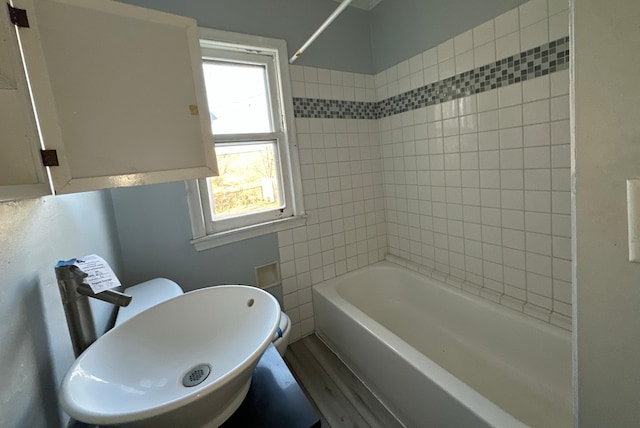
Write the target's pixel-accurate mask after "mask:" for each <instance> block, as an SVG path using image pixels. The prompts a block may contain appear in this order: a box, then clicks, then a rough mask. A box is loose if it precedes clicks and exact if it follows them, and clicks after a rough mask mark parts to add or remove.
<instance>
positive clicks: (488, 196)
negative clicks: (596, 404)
mask: <svg viewBox="0 0 640 428" xmlns="http://www.w3.org/2000/svg"><path fill="white" fill-rule="evenodd" d="M568 22H569V16H568V2H567V1H558V0H548V1H547V0H532V1H530V2H528V3H525V4H524V5H522V6H521V7H519V8H517V9H514V10H512V11H509V12H507V13H505V14H503V15H500V16H498V17H496V18H495V19H493V20H490V21H488V22H486V23H484V24H482V25H480V26H478V27H476V28H474V29H472V30H469V31H467V32H465V33H463V34H461V35H459V36H457V37H455V38H454V39H451V40H448V41H446V42H445V43H442V44H440V45H439V46H437V47H435V48H433V49H430V50H428V51H426V52H423V53H422V54H420V55H416V56H415V57H413V58H410V59H408V60H406V61H403V62H402V63H400V64H397V65H396V66H394V67H391V68H389V69H388V70H385V71H383V72H381V73H379V74H377V75H376V76H375V77H372V76H367V75H354V74H352V73H341V72H337V71H330V70H321V69H314V68H309V67H296V66H293V67H292V80H293V91H294V105H295V110H296V116H297V117H298V119H297V124H298V132H299V143H300V153H301V159H302V163H303V166H302V168H303V179H304V184H303V187H304V193H305V202H307V207H308V208H309V212H310V213H311V222H310V226H307V227H306V228H303V229H304V230H305V231H306V234H307V238H306V239H304V238H303V236H304V233H303V232H302V231H300V232H297V233H298V239H299V241H296V237H295V233H296V231H293V232H288V233H283V234H281V236H280V241H281V242H280V248H281V261H282V262H283V273H285V275H284V277H285V278H286V279H285V287H284V290H285V310H287V312H288V313H289V314H290V315H291V316H292V319H293V320H294V325H295V326H296V330H294V334H295V335H298V334H300V335H305V334H308V333H310V332H311V331H312V330H313V318H312V316H313V312H312V307H311V304H310V298H311V293H310V288H309V286H310V285H312V284H315V283H317V282H320V281H322V280H323V279H327V278H331V277H333V276H335V275H338V274H340V273H342V272H346V271H348V270H352V269H354V268H357V267H360V266H363V265H366V264H369V263H373V262H375V261H378V260H380V259H381V258H382V257H383V256H384V254H385V253H387V254H388V255H387V258H389V259H390V260H392V261H394V262H397V263H400V264H404V265H407V266H409V267H411V268H413V269H415V270H418V271H421V272H422V273H424V274H427V275H432V276H436V277H438V278H439V279H441V280H443V281H445V282H447V283H448V284H451V285H453V286H457V287H461V288H463V289H465V290H467V291H469V292H472V293H474V294H478V295H480V296H482V297H485V298H487V299H490V300H493V301H496V302H498V303H500V304H503V305H506V306H508V307H510V308H513V309H515V310H518V311H521V312H524V313H526V314H528V315H530V316H533V317H536V318H539V319H542V320H544V321H547V322H551V323H553V324H555V325H558V326H561V327H563V328H566V329H570V328H571V283H570V282H571V250H570V242H571V230H570V224H571V219H570V154H569V153H570V149H569V97H568V91H569V81H568V62H567V52H568V51H567V49H568V39H567V37H568ZM373 88H375V90H374V89H373ZM375 118H378V119H377V120H376V119H375ZM356 147H357V148H358V149H357V150H356ZM347 156H348V157H347ZM347 159H348V161H347ZM352 162H355V164H353V163H352ZM354 165H356V169H353V166H354ZM365 165H366V167H367V170H366V171H365V170H364V169H358V166H359V167H360V168H364V166H365ZM325 168H326V169H325ZM318 170H319V171H318ZM318 172H320V175H319V176H318V175H316V174H317V173H318ZM325 173H326V176H324V174H325ZM354 174H355V176H354ZM355 177H358V178H355ZM318 179H320V180H321V183H320V186H318V181H317V180H318ZM325 179H326V180H327V181H326V184H325V182H324V181H323V180H325ZM330 183H333V185H331V184H330ZM343 185H344V186H345V187H342V186H343ZM338 186H340V187H338ZM360 188H363V191H362V192H360V190H357V189H360ZM365 189H366V190H365ZM334 190H340V193H339V194H338V195H340V196H335V192H334ZM345 194H346V195H349V194H351V195H354V196H355V195H358V197H360V195H361V194H362V195H363V198H364V199H363V202H364V203H363V204H361V205H360V206H362V207H363V208H364V211H362V212H355V211H351V209H347V210H346V212H345V210H344V207H345V204H344V199H342V198H344V195H345ZM367 201H368V202H367ZM320 202H321V204H322V206H319V205H316V204H318V203H320ZM347 204H349V205H347V206H349V207H350V206H351V205H350V204H351V202H350V201H349V202H347ZM354 207H355V205H354ZM321 212H322V213H324V214H323V215H322V217H321V218H318V215H319V214H320V213H321ZM330 213H331V215H333V213H335V214H336V219H338V222H339V225H338V228H337V230H338V231H339V232H338V235H337V236H338V241H337V243H336V242H335V241H336V240H335V236H336V233H335V232H334V229H333V228H332V230H331V234H332V237H333V241H334V243H333V244H331V245H330V244H329V242H330V240H329V235H328V234H329V230H328V222H329V221H330V220H331V221H332V222H333V221H334V218H333V217H330V216H329V214H330ZM347 218H348V219H349V220H348V222H347V221H345V219H347ZM363 220H364V223H363V222H362V221H363ZM322 224H324V225H325V226H324V229H323V230H324V233H325V234H326V236H324V242H325V245H324V247H323V246H322V245H321V244H322V237H320V239H321V242H320V247H318V243H317V239H318V236H317V233H316V230H318V229H316V225H322ZM343 224H344V230H348V229H347V224H348V226H349V228H351V229H350V230H352V231H354V232H353V233H351V235H350V236H351V238H350V239H349V242H351V245H352V246H351V251H348V244H347V242H346V241H347V240H346V234H345V235H344V236H345V242H344V244H346V245H343V242H342V234H343V233H344V232H342V231H340V230H341V227H342V226H341V225H343ZM309 228H311V230H312V231H313V232H312V234H311V235H312V236H313V238H309ZM358 229H360V233H358V232H357V231H358ZM354 239H355V241H353V240H354ZM312 241H314V243H313V244H312ZM296 245H298V247H299V248H300V251H301V252H298V251H297V250H296V248H297V247H296ZM312 246H313V250H312ZM340 248H344V249H345V251H344V252H343V250H338V251H336V249H340ZM312 251H313V254H315V255H316V256H315V258H314V261H315V262H314V263H313V268H312V267H311V266H309V267H307V261H306V260H307V258H309V260H310V257H311V256H310V255H311V253H312ZM324 251H330V255H328V257H327V258H326V259H325V258H324V257H320V256H317V254H319V253H320V254H323V252H324ZM365 254H366V257H365ZM300 257H301V258H302V261H301V269H300V270H299V271H298V270H297V269H295V266H296V265H297V263H296V261H297V259H299V258H300ZM349 259H351V262H349ZM339 262H340V263H339ZM307 272H309V274H307ZM312 272H315V273H312Z"/></svg>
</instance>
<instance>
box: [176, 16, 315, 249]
mask: <svg viewBox="0 0 640 428" xmlns="http://www.w3.org/2000/svg"><path fill="white" fill-rule="evenodd" d="M199 36H200V46H201V50H202V58H203V61H206V60H208V59H209V60H214V61H220V60H222V61H224V59H225V58H226V59H227V60H229V61H230V62H246V63H249V64H251V63H252V62H251V59H253V60H259V59H265V58H271V61H266V62H253V63H255V64H265V65H266V66H267V80H268V84H267V87H268V89H269V97H270V101H271V103H270V104H271V106H272V110H271V112H272V120H273V132H268V133H247V134H219V135H214V140H215V141H214V142H212V143H213V144H224V143H229V144H231V143H239V144H240V143H242V142H253V141H255V142H268V141H275V142H276V151H277V157H278V160H279V165H278V168H279V173H280V178H281V180H280V184H281V186H282V189H281V193H282V194H283V196H284V198H285V204H286V206H285V208H284V210H283V211H282V212H281V210H280V209H275V210H269V211H265V212H258V213H250V214H247V215H240V216H233V217H228V218H224V219H219V220H216V219H213V218H212V216H211V210H210V209H209V204H210V198H209V189H208V184H207V179H200V180H190V181H187V182H185V183H186V189H187V202H188V206H189V214H190V219H191V228H192V233H193V240H192V241H191V243H192V244H193V245H194V247H195V249H196V250H198V251H201V250H206V249H208V248H213V247H217V246H220V245H225V244H228V243H231V242H236V241H240V240H243V239H248V238H251V237H255V236H259V235H263V234H267V233H273V232H277V231H280V230H285V229H288V228H292V227H298V226H302V225H304V224H305V221H306V215H305V212H304V206H303V195H302V181H301V178H300V166H299V165H300V163H299V158H298V150H297V142H296V131H295V118H294V113H293V98H292V94H291V83H290V82H291V79H290V75H289V63H288V60H287V47H286V42H285V41H284V40H278V39H271V38H267V37H260V36H252V35H247V34H239V33H232V32H228V31H221V30H214V29H209V28H200V29H199ZM221 56H224V58H221ZM269 62H270V64H267V63H269Z"/></svg>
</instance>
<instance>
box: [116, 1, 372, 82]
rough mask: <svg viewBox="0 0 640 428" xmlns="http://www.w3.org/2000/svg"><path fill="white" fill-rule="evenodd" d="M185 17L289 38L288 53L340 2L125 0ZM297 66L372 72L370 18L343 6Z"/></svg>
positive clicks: (206, 24) (221, 27)
mask: <svg viewBox="0 0 640 428" xmlns="http://www.w3.org/2000/svg"><path fill="white" fill-rule="evenodd" d="M124 2H125V3H130V4H134V5H138V6H143V7H147V8H151V9H157V10H162V11H165V12H170V13H175V14H177V15H182V16H188V17H191V18H194V19H196V20H197V21H198V25H199V26H202V27H209V28H215V29H218V30H226V31H235V32H238V33H246V34H255V35H260V36H266V37H273V38H277V39H284V40H286V41H287V47H288V49H289V57H291V56H292V55H293V54H294V53H295V51H296V50H297V49H299V48H300V47H301V46H302V44H303V43H304V42H305V41H306V40H307V39H308V38H309V36H311V34H313V32H315V31H316V29H317V28H318V27H319V26H320V25H321V24H322V23H323V22H324V21H325V19H326V18H327V17H329V15H331V13H332V12H333V11H334V10H335V9H336V7H337V6H338V3H336V2H334V1H331V0H189V1H184V0H124ZM296 64H300V65H310V66H314V67H324V68H331V69H335V70H341V71H351V72H354V73H371V45H370V42H369V16H368V13H367V12H366V11H364V10H361V9H356V8H353V7H349V8H347V9H346V10H345V11H344V12H343V13H342V14H341V15H340V16H339V17H338V18H337V19H336V20H335V21H334V22H333V23H332V24H331V26H330V27H329V28H328V29H327V31H325V32H324V33H322V35H321V36H320V37H319V38H318V39H317V40H316V41H315V42H314V43H313V44H312V45H311V46H310V47H309V49H308V50H307V51H306V52H305V53H304V54H303V55H302V56H301V57H300V58H299V59H298V60H297V61H296Z"/></svg>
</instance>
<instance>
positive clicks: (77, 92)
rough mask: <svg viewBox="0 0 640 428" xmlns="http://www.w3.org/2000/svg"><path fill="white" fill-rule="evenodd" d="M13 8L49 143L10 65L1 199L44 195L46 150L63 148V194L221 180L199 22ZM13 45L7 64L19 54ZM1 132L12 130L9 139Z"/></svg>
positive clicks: (93, 3)
mask: <svg viewBox="0 0 640 428" xmlns="http://www.w3.org/2000/svg"><path fill="white" fill-rule="evenodd" d="M13 6H14V7H15V8H18V9H22V10H25V11H26V17H27V20H28V27H15V28H17V34H18V37H19V39H20V43H21V47H22V57H23V58H24V63H25V64H26V75H27V76H28V79H29V83H30V85H31V94H32V97H33V104H34V105H35V112H36V117H37V124H38V125H39V129H40V133H41V137H42V138H41V143H40V142H39V141H38V139H37V138H35V136H36V135H37V134H35V128H34V124H35V122H36V121H35V120H34V119H33V115H32V113H30V111H29V109H28V107H24V108H22V109H18V104H19V103H21V104H22V105H23V106H24V105H27V104H28V98H25V97H27V95H28V93H25V90H26V88H24V87H22V86H23V85H21V84H20V82H21V79H23V77H22V76H21V72H22V70H21V64H20V63H19V62H18V63H17V64H16V65H14V66H13V67H3V68H2V69H0V75H2V77H0V88H2V87H3V86H5V87H7V88H6V89H0V94H2V95H0V127H1V128H0V129H2V134H3V136H2V140H3V141H2V142H1V144H0V169H2V171H0V199H2V200H7V199H12V198H15V196H16V192H17V190H16V189H13V195H12V194H11V192H9V191H8V190H11V188H15V186H20V185H21V184H17V183H18V182H19V183H22V182H25V185H26V184H29V185H31V184H33V183H32V182H35V184H34V185H39V186H40V187H46V186H47V180H46V174H44V172H43V169H42V167H41V166H40V165H41V164H40V159H39V154H40V153H39V149H40V148H41V147H38V145H39V144H41V145H42V148H44V149H47V150H55V153H56V155H57V160H58V163H59V165H58V166H50V167H49V173H50V177H51V181H52V187H53V189H54V192H55V193H59V194H60V193H73V192H81V191H85V190H95V189H102V188H113V187H121V186H132V185H141V184H151V183H159V182H167V181H177V180H187V179H193V178H202V177H207V176H211V175H216V174H217V167H216V162H215V153H214V148H213V139H212V136H211V125H210V123H211V122H210V117H209V110H208V106H207V101H206V95H205V89H204V79H203V76H202V65H201V63H202V60H201V55H200V48H199V42H198V32H197V26H196V22H195V21H194V20H193V19H189V18H184V17H180V16H176V15H171V14H167V13H163V12H158V11H153V10H148V9H144V8H139V7H135V6H130V5H125V4H122V3H117V2H114V1H109V0H13ZM3 15H6V12H3ZM2 26H3V27H2V31H3V34H2V35H3V37H4V35H5V34H4V33H6V35H7V38H8V39H9V38H13V39H15V37H16V36H15V31H16V30H15V28H14V27H13V25H12V24H11V23H9V24H7V21H6V20H4V21H3V23H2ZM5 26H6V27H7V28H5ZM5 45H6V46H4V51H6V53H2V52H3V51H0V55H5V56H6V57H8V58H13V57H17V55H15V52H12V51H15V49H16V48H15V46H10V45H11V43H5ZM0 58H1V59H3V60H4V57H0ZM14 62H15V61H14ZM4 63H5V61H2V63H0V64H4ZM4 68H7V70H4ZM16 69H17V70H18V72H16V71H15V70H16ZM2 82H5V83H2ZM13 82H16V83H13ZM2 85H3V86H2ZM9 93H12V94H13V95H9ZM14 98H15V100H14ZM18 117H19V118H21V120H22V122H23V123H18V122H19V121H18V119H17V118H18ZM5 126H7V127H8V128H9V127H12V128H11V129H13V128H15V130H14V131H12V133H9V136H10V137H11V138H8V139H7V138H5V137H4V134H5V131H4V129H5ZM25 129H27V131H25ZM32 129H33V130H32ZM18 137H20V138H18ZM34 146H35V149H34ZM5 153H8V154H9V156H6V155H5ZM27 160H28V161H30V162H31V163H32V165H26V164H27V163H28V162H27ZM5 163H6V165H5ZM5 168H6V170H5ZM5 190H6V191H5ZM22 196H24V197H30V196H34V194H29V193H27V192H25V193H24V194H23V195H22Z"/></svg>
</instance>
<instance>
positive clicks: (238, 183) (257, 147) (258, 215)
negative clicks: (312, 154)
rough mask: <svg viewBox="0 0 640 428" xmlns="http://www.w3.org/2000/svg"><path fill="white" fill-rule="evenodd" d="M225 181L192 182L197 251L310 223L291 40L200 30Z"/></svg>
mask: <svg viewBox="0 0 640 428" xmlns="http://www.w3.org/2000/svg"><path fill="white" fill-rule="evenodd" d="M200 36H201V40H200V46H201V50H202V67H203V72H204V81H205V86H206V91H207V98H208V100H209V111H210V114H211V130H212V132H213V136H214V144H215V150H216V156H217V159H218V170H219V173H220V175H219V176H218V177H209V178H206V179H201V180H197V181H192V182H188V183H187V190H188V193H189V197H188V200H189V210H190V214H191V221H192V229H193V236H194V240H193V241H192V242H193V244H194V245H195V246H196V249H198V250H202V249H206V248H211V247H214V246H218V245H223V244H226V243H229V242H234V241H238V240H241V239H246V238H249V237H252V236H257V235H260V234H264V233H270V232H275V231H278V230H283V229H285V228H289V227H295V226H299V225H301V224H303V222H304V210H303V207H302V194H301V185H300V173H299V166H298V162H297V151H296V150H295V140H294V139H295V131H294V127H293V105H292V98H291V90H290V83H289V72H288V62H287V51H286V45H285V43H284V41H280V40H274V39H266V38H264V37H254V36H248V35H243V34H234V33H228V32H223V31H217V30H208V29H201V32H200Z"/></svg>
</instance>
